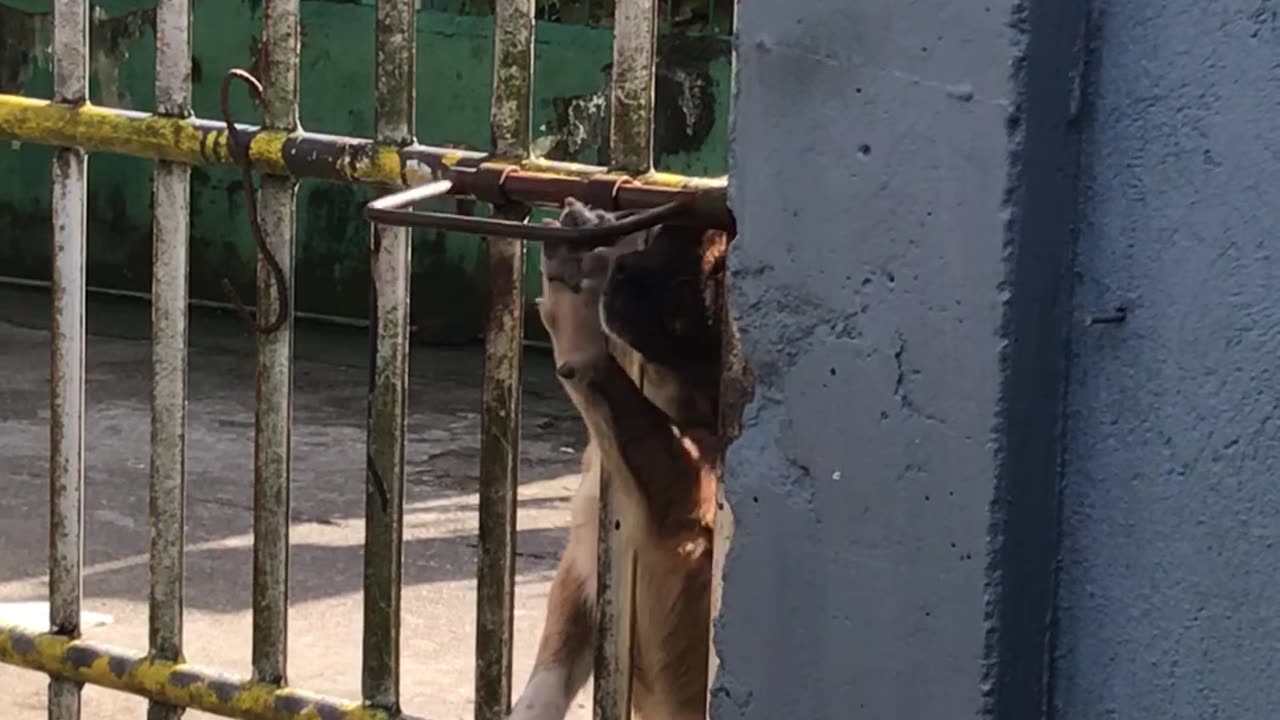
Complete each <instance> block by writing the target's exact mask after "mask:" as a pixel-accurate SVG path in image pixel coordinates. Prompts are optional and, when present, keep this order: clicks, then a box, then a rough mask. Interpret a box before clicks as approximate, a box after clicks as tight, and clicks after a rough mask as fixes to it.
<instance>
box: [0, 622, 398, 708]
mask: <svg viewBox="0 0 1280 720" xmlns="http://www.w3.org/2000/svg"><path fill="white" fill-rule="evenodd" d="M0 663H4V664H6V665H13V666H15V667H21V668H26V669H28V670H35V671H37V672H42V673H45V674H47V675H49V676H50V677H53V678H57V679H60V680H64V681H68V682H72V683H85V684H87V685H94V686H97V687H103V688H108V689H111V690H118V691H120V692H125V693H129V694H131V695H137V696H140V697H144V698H147V699H149V700H153V701H156V702H162V703H166V704H169V705H177V706H179V707H186V708H192V709H194V710H203V711H205V712H209V713H213V714H215V715H221V716H223V717H229V718H238V720H296V719H297V718H323V719H324V720H416V719H414V718H410V717H409V716H407V715H395V714H392V713H390V712H388V711H386V710H383V709H381V708H376V707H370V706H366V705H362V704H361V703H358V702H351V701H348V700H341V699H337V698H331V697H325V696H323V695H317V694H315V693H310V692H307V691H305V690H297V689H294V688H289V687H280V686H277V685H271V684H268V683H261V682H254V681H252V680H249V679H248V678H241V677H236V676H233V675H227V674H224V673H221V672H218V671H215V670H210V669H207V668H202V667H199V666H196V665H188V664H186V663H175V662H170V661H167V660H160V659H157V658H153V657H150V656H148V655H147V654H145V653H139V652H133V651H129V650H122V649H119V648H114V647H111V646H108V645H102V644H99V643H91V642H85V641H83V640H71V639H69V638H65V637H62V636H61V635H54V634H52V633H42V632H36V631H34V630H31V629H29V628H22V627H17V626H13V625H0Z"/></svg>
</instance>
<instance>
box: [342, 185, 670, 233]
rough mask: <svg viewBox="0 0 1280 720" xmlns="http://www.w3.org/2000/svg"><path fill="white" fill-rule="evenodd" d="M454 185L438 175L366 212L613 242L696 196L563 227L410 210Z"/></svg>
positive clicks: (430, 223) (441, 225) (405, 222)
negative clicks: (605, 222)
mask: <svg viewBox="0 0 1280 720" xmlns="http://www.w3.org/2000/svg"><path fill="white" fill-rule="evenodd" d="M452 190H453V182H452V181H451V180H433V181H432V182H429V183H426V184H424V185H419V186H418V187H413V188H409V189H408V190H401V191H400V192H397V193H392V194H390V195H384V196H382V197H380V198H378V199H377V200H374V201H372V202H370V203H369V204H368V205H366V206H365V216H366V217H368V218H369V219H370V220H372V221H375V222H379V223H383V224H387V225H398V226H402V227H424V228H434V229H437V230H454V231H457V232H469V233H476V234H484V235H488V236H490V237H505V238H516V239H521V240H559V241H561V242H570V243H574V244H582V245H586V246H596V247H599V246H605V245H610V244H612V243H613V242H614V241H616V240H617V238H619V237H621V236H623V235H627V234H630V233H633V232H637V231H640V230H647V229H649V228H651V227H653V226H655V225H658V224H659V223H663V222H667V221H669V220H672V219H675V218H679V217H681V216H684V217H686V218H687V217H689V214H690V213H689V209H690V207H691V206H692V204H693V203H694V196H690V195H677V196H676V199H674V200H672V201H671V202H668V203H665V204H663V205H659V206H657V207H654V208H649V209H648V210H632V211H623V212H619V213H617V215H616V217H617V218H618V222H615V223H612V224H609V225H597V226H594V227H587V226H584V227H561V226H559V225H529V224H526V223H525V221H524V216H523V215H521V216H520V219H519V220H506V219H503V218H501V217H498V218H482V217H473V216H470V215H461V214H455V213H444V212H434V211H423V210H413V209H408V208H410V206H412V205H413V204H414V203H418V202H421V201H423V200H427V199H430V198H437V197H443V196H445V195H448V194H449V193H450V192H451V191H452Z"/></svg>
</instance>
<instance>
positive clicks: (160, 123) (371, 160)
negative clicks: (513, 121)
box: [0, 93, 728, 191]
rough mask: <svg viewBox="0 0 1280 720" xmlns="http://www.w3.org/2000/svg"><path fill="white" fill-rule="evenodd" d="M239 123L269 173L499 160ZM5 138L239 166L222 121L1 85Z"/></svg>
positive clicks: (526, 163)
mask: <svg viewBox="0 0 1280 720" xmlns="http://www.w3.org/2000/svg"><path fill="white" fill-rule="evenodd" d="M238 127H239V128H240V130H242V131H243V132H245V133H247V134H248V135H249V136H250V138H251V139H250V144H249V158H250V160H251V161H252V162H253V166H254V169H255V170H257V171H258V172H261V173H266V174H269V175H286V176H288V175H292V176H294V177H299V178H302V177H313V178H320V179H327V180H335V181H338V182H351V183H360V184H366V185H382V186H387V187H397V188H403V187H412V186H416V185H421V184H423V183H425V182H429V181H431V180H436V179H439V178H440V177H441V175H442V174H443V173H445V172H446V171H447V170H448V169H449V168H450V167H452V166H453V165H455V164H459V163H464V162H471V163H475V162H479V161H481V160H489V159H492V160H502V158H496V157H493V156H492V155H490V154H488V153H481V152H475V151H471V150H458V149H454V148H439V147H432V146H428V145H410V146H407V147H398V146H396V145H393V144H388V143H378V142H374V141H372V140H369V139H366V138H351V137H344V136H340V135H323V134H319V133H308V132H297V133H293V134H290V133H287V132H284V131H281V130H267V129H262V128H259V127H258V126H254V125H239V126H238ZM0 139H3V140H16V141H18V142H29V143H35V144H38V145H51V146H54V147H79V148H83V149H84V150H86V151H88V152H91V153H98V152H102V153H112V154H116V155H129V156H133V157H143V158H151V159H155V160H169V161H172V162H180V163H186V164H188V165H224V166H227V167H234V166H235V163H234V161H233V160H232V158H231V155H230V154H229V153H228V152H227V135H226V129H225V127H224V126H223V124H222V123H221V122H217V121H213V120H205V119H201V118H185V119H184V118H174V117H164V116H160V115H152V114H148V113H141V112H136V111H132V110H118V109H115V108H107V107H98V106H94V105H90V104H88V103H85V104H81V105H74V104H69V103H58V102H52V101H49V100H42V99H36V98H28V97H23V96H21V95H9V94H4V93H0ZM510 162H511V163H512V164H514V165H518V166H519V167H520V169H522V170H525V171H530V172H540V173H546V174H549V175H559V176H562V177H572V178H578V179H585V178H590V177H594V176H597V175H601V174H604V173H607V172H609V170H608V168H603V167H599V166H595V165H582V164H578V163H567V162H559V161H555V160H545V159H541V158H528V159H516V158H512V159H510ZM636 181H637V182H638V183H639V184H641V185H646V186H650V187H658V188H672V189H684V190H708V191H723V190H724V189H725V188H726V187H727V184H728V181H727V177H726V176H719V177H707V178H703V177H687V176H683V175H675V174H672V173H663V172H656V171H652V172H647V173H645V174H643V175H640V176H637V177H636Z"/></svg>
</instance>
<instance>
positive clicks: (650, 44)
mask: <svg viewBox="0 0 1280 720" xmlns="http://www.w3.org/2000/svg"><path fill="white" fill-rule="evenodd" d="M657 29H658V3H657V0H617V3H616V4H615V6H614V12H613V78H612V91H611V97H610V101H609V102H610V104H609V113H610V118H611V120H610V126H609V156H610V163H611V165H612V166H613V167H614V168H617V169H622V170H627V171H629V172H633V173H641V172H645V171H647V170H649V169H651V167H652V166H653V89H654V76H655V73H656V67H655V62H656V47H657ZM620 350H622V349H621V348H615V354H616V355H618V356H619V359H620V360H621V361H622V362H623V365H624V366H625V367H626V368H627V370H628V372H629V373H630V375H631V376H632V378H633V379H634V380H635V381H636V383H637V384H638V385H640V387H641V388H643V387H644V366H643V364H642V363H641V361H640V358H639V356H638V355H636V354H635V353H630V352H619V351H620ZM615 482H616V480H615V479H614V478H612V477H609V476H608V475H604V476H603V477H602V478H601V482H600V528H599V538H600V541H599V547H598V548H597V563H598V565H597V575H596V577H597V580H596V583H597V586H596V592H597V598H598V606H597V612H598V613H599V623H600V625H599V627H600V630H599V632H600V636H599V637H600V639H599V645H598V646H597V648H596V672H595V685H594V689H595V697H594V705H595V710H594V716H595V718H596V720H624V719H625V718H630V717H631V662H632V657H631V650H632V642H631V640H632V638H631V636H632V620H633V615H634V613H633V606H634V603H633V598H634V589H635V572H636V564H635V554H634V552H633V551H632V550H631V549H630V548H627V547H626V546H625V545H624V544H623V543H622V542H621V539H620V538H621V534H622V532H623V527H622V525H623V523H624V522H626V520H625V519H624V518H623V517H622V516H621V514H620V512H619V510H620V508H619V507H618V506H617V504H616V503H615V500H614V498H615V493H616V490H617V488H616V487H615Z"/></svg>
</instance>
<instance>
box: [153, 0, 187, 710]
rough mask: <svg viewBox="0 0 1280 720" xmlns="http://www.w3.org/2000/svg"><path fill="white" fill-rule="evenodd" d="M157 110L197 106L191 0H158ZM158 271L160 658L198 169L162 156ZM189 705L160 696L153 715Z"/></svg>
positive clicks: (174, 530)
mask: <svg viewBox="0 0 1280 720" xmlns="http://www.w3.org/2000/svg"><path fill="white" fill-rule="evenodd" d="M156 110H157V112H159V113H160V114H163V115H170V116H173V117H179V118H185V117H188V116H189V115H190V114H191V0H158V2H157V4H156ZM153 183H154V187H153V193H154V217H153V221H152V222H153V225H152V237H153V256H152V272H151V297H152V301H151V486H150V516H149V521H150V524H151V534H150V537H151V572H150V580H151V584H150V594H149V598H150V606H149V620H148V622H149V626H150V632H149V640H148V642H149V647H150V650H151V656H152V657H154V658H156V659H157V660H165V661H169V662H178V661H179V660H181V659H182V613H183V609H182V599H183V572H184V570H183V544H184V537H185V533H184V524H185V508H184V505H185V499H184V498H185V480H186V430H187V280H188V260H187V241H188V233H189V224H188V218H189V217H190V208H191V169H190V167H189V166H187V165H184V164H182V163H175V162H170V161H167V160H159V161H157V162H156V167H155V178H154V180H153ZM182 714H183V709H182V708H181V707H177V706H173V705H164V704H160V703H156V702H152V703H150V704H149V706H148V708H147V719H148V720H177V719H178V718H180V717H182Z"/></svg>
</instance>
